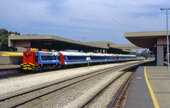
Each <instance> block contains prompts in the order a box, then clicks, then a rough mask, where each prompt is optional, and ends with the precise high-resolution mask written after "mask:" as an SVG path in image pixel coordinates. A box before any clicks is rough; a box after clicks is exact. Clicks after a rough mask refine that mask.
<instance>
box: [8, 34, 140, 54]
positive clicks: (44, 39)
mask: <svg viewBox="0 0 170 108" xmlns="http://www.w3.org/2000/svg"><path fill="white" fill-rule="evenodd" d="M8 41H9V42H8V45H9V47H23V48H38V49H44V48H45V49H49V50H52V49H54V50H66V49H72V50H79V51H83V52H100V53H117V54H128V53H133V52H132V51H130V50H129V49H140V47H137V46H135V45H132V44H114V43H111V42H106V41H99V42H80V41H75V40H71V39H66V38H63V37H59V36H54V35H13V34H12V35H10V36H9V39H8Z"/></svg>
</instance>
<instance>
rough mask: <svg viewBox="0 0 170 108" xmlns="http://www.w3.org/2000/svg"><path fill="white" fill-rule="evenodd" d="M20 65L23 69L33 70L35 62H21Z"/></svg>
mask: <svg viewBox="0 0 170 108" xmlns="http://www.w3.org/2000/svg"><path fill="white" fill-rule="evenodd" d="M21 66H22V69H23V70H33V69H34V68H35V64H33V63H23V64H21Z"/></svg>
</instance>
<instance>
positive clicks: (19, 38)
mask: <svg viewBox="0 0 170 108" xmlns="http://www.w3.org/2000/svg"><path fill="white" fill-rule="evenodd" d="M15 40H17V41H22V40H31V41H42V42H43V41H56V42H63V43H70V44H75V45H81V46H85V47H93V48H103V49H105V48H106V47H102V46H98V45H95V44H88V43H86V42H80V41H75V40H71V39H66V38H62V37H59V36H54V35H11V36H9V42H10V41H15Z"/></svg>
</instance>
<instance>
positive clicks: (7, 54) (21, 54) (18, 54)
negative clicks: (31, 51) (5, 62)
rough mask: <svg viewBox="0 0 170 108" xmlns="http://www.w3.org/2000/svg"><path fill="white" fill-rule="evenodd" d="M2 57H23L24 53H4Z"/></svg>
mask: <svg viewBox="0 0 170 108" xmlns="http://www.w3.org/2000/svg"><path fill="white" fill-rule="evenodd" d="M2 56H23V53H19V52H3V53H2Z"/></svg>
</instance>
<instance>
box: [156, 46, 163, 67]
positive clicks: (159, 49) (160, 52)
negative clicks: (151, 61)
mask: <svg viewBox="0 0 170 108" xmlns="http://www.w3.org/2000/svg"><path fill="white" fill-rule="evenodd" d="M163 53H164V47H163V45H157V57H156V58H157V59H156V64H157V66H163V65H164V54H163Z"/></svg>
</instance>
